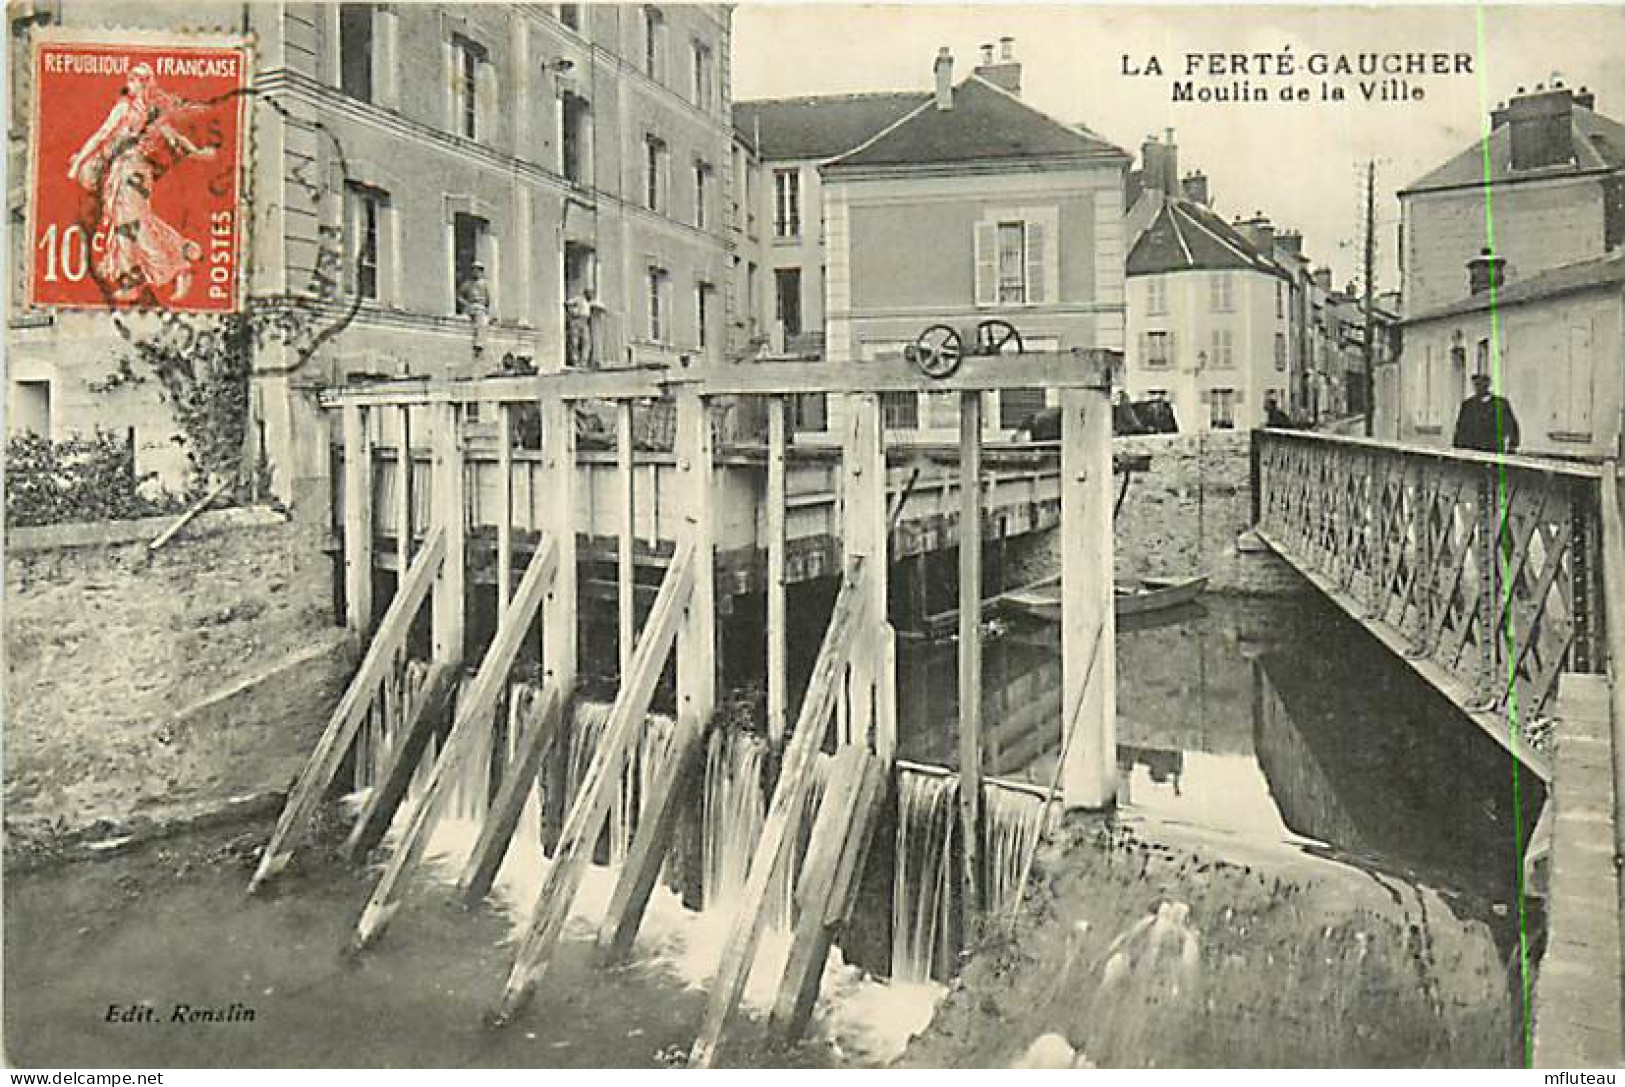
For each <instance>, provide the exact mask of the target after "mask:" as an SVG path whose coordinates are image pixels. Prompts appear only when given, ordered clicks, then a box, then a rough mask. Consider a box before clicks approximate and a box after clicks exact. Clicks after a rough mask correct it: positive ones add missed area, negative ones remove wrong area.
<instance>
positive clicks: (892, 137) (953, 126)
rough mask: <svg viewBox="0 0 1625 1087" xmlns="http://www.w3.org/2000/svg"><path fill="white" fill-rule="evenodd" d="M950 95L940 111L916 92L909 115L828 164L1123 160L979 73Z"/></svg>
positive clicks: (1111, 147)
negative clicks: (949, 103)
mask: <svg viewBox="0 0 1625 1087" xmlns="http://www.w3.org/2000/svg"><path fill="white" fill-rule="evenodd" d="M953 94H954V104H953V108H952V109H946V110H942V109H937V108H936V106H935V103H934V96H932V95H925V96H922V98H921V100H920V101H919V102H918V103H917V104H916V105H917V108H916V109H915V111H914V112H913V113H911V114H909V115H908V116H907V117H905V118H904V119H902V120H901V121H899V122H898V123H897V124H895V125H894V126H892V127H891V128H889V129H887V130H886V131H884V132H882V133H880V134H879V135H878V136H876V137H875V138H874V139H871V140H870V141H869V142H867V143H865V144H863V145H861V146H859V147H858V148H857V149H856V150H850V151H848V152H847V153H846V154H843V155H841V156H840V157H839V158H838V159H836V160H835V161H834V162H832V163H831V164H830V165H831V166H832V167H835V168H839V167H843V166H929V165H937V164H953V163H965V162H997V161H999V160H1001V159H1006V160H1015V159H1041V158H1054V157H1060V156H1066V157H1098V158H1120V159H1122V160H1124V161H1127V160H1128V155H1127V154H1126V153H1125V152H1124V151H1123V150H1122V149H1121V148H1118V147H1116V146H1114V145H1113V144H1111V143H1108V142H1107V141H1105V140H1102V139H1100V138H1099V137H1098V136H1095V135H1093V134H1092V133H1088V132H1082V131H1079V130H1078V128H1076V127H1074V126H1072V125H1066V124H1062V123H1061V122H1060V121H1057V120H1055V119H1054V118H1053V117H1050V116H1048V115H1047V114H1044V113H1041V112H1039V111H1038V110H1036V109H1034V108H1033V107H1032V106H1029V105H1027V104H1026V103H1025V102H1023V101H1022V100H1021V99H1019V98H1017V97H1016V96H1015V95H1013V94H1010V93H1009V92H1007V91H1004V90H1002V89H1000V88H998V87H995V86H994V85H993V84H991V83H989V82H987V81H986V80H984V79H982V78H981V77H980V76H975V75H972V76H970V77H969V78H967V79H966V80H965V81H964V82H962V83H960V84H959V85H958V86H957V87H955V88H954V91H953Z"/></svg>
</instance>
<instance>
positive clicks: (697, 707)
mask: <svg viewBox="0 0 1625 1087" xmlns="http://www.w3.org/2000/svg"><path fill="white" fill-rule="evenodd" d="M711 446H712V442H711V420H710V417H709V415H708V413H707V410H706V401H705V400H704V399H703V398H702V397H700V396H699V395H698V394H697V393H693V392H689V391H686V390H685V391H683V392H681V393H679V394H678V396H677V441H676V449H675V451H676V454H677V469H678V471H677V485H678V502H679V504H680V508H681V509H682V511H683V512H682V517H683V523H682V528H681V532H682V534H683V537H684V538H685V539H686V540H687V542H688V543H689V546H690V548H691V549H692V550H693V552H694V584H693V588H691V589H690V590H689V594H688V603H687V606H686V607H685V608H684V610H683V625H682V626H681V627H680V628H679V629H678V632H677V712H678V715H679V716H681V715H683V714H688V715H690V716H692V717H693V718H695V720H697V721H698V722H699V723H700V725H701V727H702V728H703V726H704V725H705V724H706V723H708V722H709V721H710V720H711V713H712V711H713V710H714V709H715V707H716V691H717V683H716V676H717V644H716V642H717V596H716V539H715V533H714V528H713V524H712V520H713V517H712V495H713V487H712V484H713V482H714V478H713V472H712V467H713V463H714V454H713V450H712V447H711Z"/></svg>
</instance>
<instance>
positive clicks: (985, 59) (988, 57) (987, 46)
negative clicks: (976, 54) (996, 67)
mask: <svg viewBox="0 0 1625 1087" xmlns="http://www.w3.org/2000/svg"><path fill="white" fill-rule="evenodd" d="M982 63H983V64H992V63H993V45H992V43H991V42H984V43H983V44H982Z"/></svg>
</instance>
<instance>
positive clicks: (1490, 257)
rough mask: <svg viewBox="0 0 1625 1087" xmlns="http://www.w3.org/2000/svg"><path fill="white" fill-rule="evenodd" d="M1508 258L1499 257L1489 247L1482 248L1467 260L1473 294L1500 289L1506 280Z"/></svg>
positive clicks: (1468, 282)
mask: <svg viewBox="0 0 1625 1087" xmlns="http://www.w3.org/2000/svg"><path fill="white" fill-rule="evenodd" d="M1506 266H1507V262H1506V258H1504V257H1498V256H1496V255H1495V254H1493V253H1491V252H1490V251H1489V250H1488V249H1484V250H1481V251H1480V252H1479V254H1478V256H1476V257H1474V258H1473V259H1472V260H1470V261H1468V262H1467V287H1468V291H1469V293H1471V294H1483V293H1484V292H1485V291H1488V290H1491V289H1494V290H1500V289H1501V285H1502V284H1503V283H1504V282H1506Z"/></svg>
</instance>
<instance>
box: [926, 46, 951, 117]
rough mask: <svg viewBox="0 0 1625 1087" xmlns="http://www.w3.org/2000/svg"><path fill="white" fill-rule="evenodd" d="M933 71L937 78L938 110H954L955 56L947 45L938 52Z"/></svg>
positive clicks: (932, 67)
mask: <svg viewBox="0 0 1625 1087" xmlns="http://www.w3.org/2000/svg"><path fill="white" fill-rule="evenodd" d="M931 70H932V71H933V73H935V75H936V77H937V108H938V109H943V110H947V109H953V108H954V55H953V54H952V53H950V52H948V47H947V46H946V45H945V46H943V47H942V48H941V49H938V50H937V60H936V63H935V64H933V65H932V66H931Z"/></svg>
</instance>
